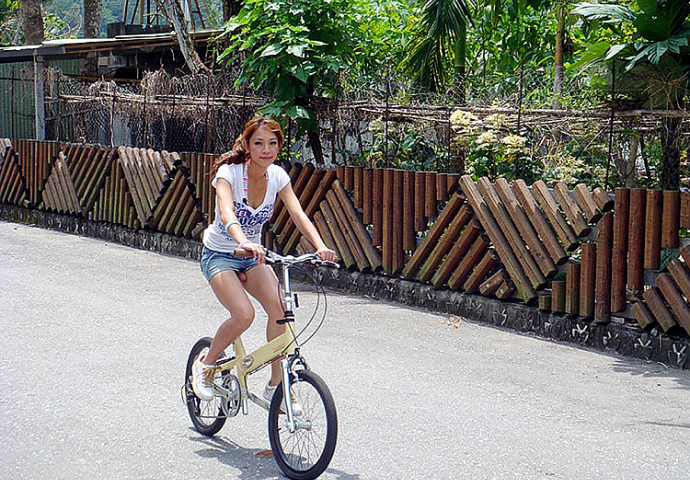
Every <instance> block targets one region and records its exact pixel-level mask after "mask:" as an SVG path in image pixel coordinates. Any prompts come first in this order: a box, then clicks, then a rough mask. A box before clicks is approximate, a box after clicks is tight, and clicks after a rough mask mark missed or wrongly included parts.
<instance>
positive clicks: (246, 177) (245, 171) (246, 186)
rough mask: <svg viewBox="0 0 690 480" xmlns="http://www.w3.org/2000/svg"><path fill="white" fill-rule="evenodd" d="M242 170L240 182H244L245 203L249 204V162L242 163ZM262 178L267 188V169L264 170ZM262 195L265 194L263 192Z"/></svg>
mask: <svg viewBox="0 0 690 480" xmlns="http://www.w3.org/2000/svg"><path fill="white" fill-rule="evenodd" d="M242 171H243V175H242V183H243V184H244V198H245V199H246V200H247V204H249V162H247V163H245V164H244V168H243V169H242ZM264 178H265V179H266V184H267V185H266V188H268V170H267V171H265V172H264ZM264 196H266V193H265V192H264Z"/></svg>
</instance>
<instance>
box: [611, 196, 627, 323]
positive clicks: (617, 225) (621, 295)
mask: <svg viewBox="0 0 690 480" xmlns="http://www.w3.org/2000/svg"><path fill="white" fill-rule="evenodd" d="M629 213H630V189H629V188H617V189H616V200H615V206H614V217H613V223H614V225H613V256H612V261H613V269H612V271H611V311H612V312H619V311H621V310H623V309H624V308H625V282H626V279H627V268H628V217H629Z"/></svg>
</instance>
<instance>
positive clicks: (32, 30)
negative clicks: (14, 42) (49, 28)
mask: <svg viewBox="0 0 690 480" xmlns="http://www.w3.org/2000/svg"><path fill="white" fill-rule="evenodd" d="M21 12H22V30H24V41H25V42H26V44H27V45H40V44H41V43H42V42H43V38H44V37H43V11H42V9H41V2H40V0H22V6H21Z"/></svg>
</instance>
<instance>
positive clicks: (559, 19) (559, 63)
mask: <svg viewBox="0 0 690 480" xmlns="http://www.w3.org/2000/svg"><path fill="white" fill-rule="evenodd" d="M566 13H567V10H566V8H565V7H564V6H562V5H560V4H559V5H556V54H555V58H554V74H553V101H552V102H551V106H552V108H553V109H554V110H560V109H561V108H562V105H561V98H560V97H561V93H562V92H563V53H564V44H565V15H566Z"/></svg>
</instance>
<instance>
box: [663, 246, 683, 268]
mask: <svg viewBox="0 0 690 480" xmlns="http://www.w3.org/2000/svg"><path fill="white" fill-rule="evenodd" d="M679 257H680V252H679V251H678V250H671V249H663V250H661V261H660V262H659V270H657V271H659V272H663V271H664V270H666V268H667V267H668V264H669V263H671V262H672V261H674V260H676V259H678V258H679Z"/></svg>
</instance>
